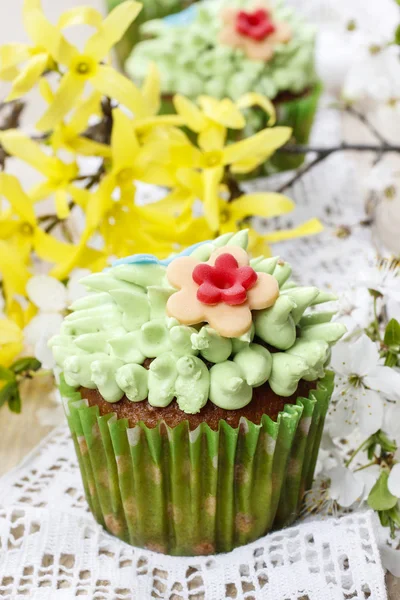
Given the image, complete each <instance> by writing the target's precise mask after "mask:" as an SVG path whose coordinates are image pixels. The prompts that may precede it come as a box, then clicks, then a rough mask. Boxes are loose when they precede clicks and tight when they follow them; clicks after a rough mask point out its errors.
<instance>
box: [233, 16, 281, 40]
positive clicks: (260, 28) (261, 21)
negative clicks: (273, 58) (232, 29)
mask: <svg viewBox="0 0 400 600" xmlns="http://www.w3.org/2000/svg"><path fill="white" fill-rule="evenodd" d="M275 29H276V27H275V25H274V24H273V22H272V21H271V18H270V16H269V13H268V11H266V10H264V9H263V8H259V9H258V10H255V11H254V12H246V11H245V10H240V11H239V12H238V14H237V16H236V31H237V32H238V33H240V34H241V35H244V36H246V37H250V38H252V39H253V40H256V41H257V42H261V41H262V40H264V39H265V38H266V37H268V36H269V35H271V33H274V31H275Z"/></svg>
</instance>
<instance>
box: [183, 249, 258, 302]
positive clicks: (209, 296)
mask: <svg viewBox="0 0 400 600" xmlns="http://www.w3.org/2000/svg"><path fill="white" fill-rule="evenodd" d="M192 276H193V280H194V281H195V282H196V283H197V284H198V285H199V286H200V287H199V289H198V290H197V299H198V300H200V302H203V304H218V303H219V302H225V303H226V304H231V305H235V304H243V303H244V302H246V299H247V290H248V289H250V288H251V287H253V285H254V284H255V283H256V281H257V273H256V272H255V271H254V269H252V268H251V267H239V265H238V262H237V260H236V258H235V257H234V256H232V255H231V254H221V255H220V256H218V258H217V260H216V261H215V266H214V267H212V266H211V265H207V264H200V265H197V267H195V269H194V270H193V275H192Z"/></svg>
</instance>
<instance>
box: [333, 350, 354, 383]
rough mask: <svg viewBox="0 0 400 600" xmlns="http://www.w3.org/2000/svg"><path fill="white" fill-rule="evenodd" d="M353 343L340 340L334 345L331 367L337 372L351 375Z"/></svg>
mask: <svg viewBox="0 0 400 600" xmlns="http://www.w3.org/2000/svg"><path fill="white" fill-rule="evenodd" d="M351 348H352V345H351V344H349V343H348V342H339V344H336V346H334V347H333V350H332V356H331V362H330V364H331V367H332V369H333V370H334V371H335V373H339V374H340V375H350V373H351V372H352V371H351V370H350V359H351Z"/></svg>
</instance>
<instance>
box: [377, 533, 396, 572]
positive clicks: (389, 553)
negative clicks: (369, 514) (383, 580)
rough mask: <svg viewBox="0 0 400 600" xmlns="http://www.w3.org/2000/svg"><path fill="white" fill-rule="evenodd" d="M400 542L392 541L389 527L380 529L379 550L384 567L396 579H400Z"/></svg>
mask: <svg viewBox="0 0 400 600" xmlns="http://www.w3.org/2000/svg"><path fill="white" fill-rule="evenodd" d="M397 543H398V541H397V540H392V539H390V530H389V528H388V527H379V529H378V548H379V554H380V556H381V560H382V565H383V567H384V568H385V569H387V570H388V571H390V573H392V575H394V576H395V577H400V550H397V549H396V546H397Z"/></svg>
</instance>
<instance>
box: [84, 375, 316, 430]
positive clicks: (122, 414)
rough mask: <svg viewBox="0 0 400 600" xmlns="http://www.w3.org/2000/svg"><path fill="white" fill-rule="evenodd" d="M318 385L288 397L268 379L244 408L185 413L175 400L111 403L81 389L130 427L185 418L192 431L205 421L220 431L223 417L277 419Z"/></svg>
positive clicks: (235, 421) (303, 386)
mask: <svg viewBox="0 0 400 600" xmlns="http://www.w3.org/2000/svg"><path fill="white" fill-rule="evenodd" d="M316 387H317V382H316V381H311V382H309V381H300V383H299V386H298V388H297V391H296V393H295V394H293V396H289V397H287V398H285V397H283V396H278V395H277V394H275V393H274V392H273V391H272V390H271V388H270V386H269V384H268V382H267V383H264V385H261V386H260V387H258V388H254V389H253V398H252V400H251V402H250V403H249V404H248V405H247V406H245V407H244V408H241V409H240V410H225V409H223V408H219V407H218V406H216V405H215V404H213V403H212V402H210V401H209V402H207V404H206V405H205V406H204V407H203V408H202V409H201V411H200V412H199V413H197V414H195V415H188V414H186V413H184V412H182V411H181V409H180V408H179V406H178V404H177V403H176V401H175V400H173V401H172V402H171V404H169V405H168V406H166V407H165V408H155V407H154V406H151V404H149V403H148V401H147V400H143V401H142V402H131V401H130V400H128V398H127V397H126V396H124V397H123V398H122V399H121V400H120V401H119V402H114V403H110V402H107V401H106V400H104V399H103V397H102V396H101V394H100V393H99V392H98V391H97V390H89V389H87V388H81V389H80V393H81V395H82V398H86V399H87V401H88V403H89V406H98V407H99V409H100V414H101V415H105V414H107V413H111V412H113V413H116V415H117V417H118V419H128V422H129V427H134V426H135V425H136V424H137V423H138V422H139V421H143V423H144V424H145V425H146V427H149V428H150V429H152V428H154V427H156V426H157V425H158V423H159V422H160V421H164V422H165V423H166V424H167V425H168V426H169V427H175V426H176V425H179V423H181V422H182V421H186V420H188V421H189V428H190V429H191V430H192V429H196V427H197V426H198V425H200V423H204V422H205V423H207V424H208V425H209V427H210V428H211V429H213V430H214V431H216V430H217V429H218V424H219V421H221V420H222V421H225V422H226V423H228V425H231V427H237V426H238V425H239V421H240V418H241V417H246V419H248V420H249V421H252V422H253V423H256V424H259V423H260V421H261V418H262V416H263V415H264V414H266V415H268V416H269V417H271V419H272V420H273V421H276V420H277V418H278V414H279V413H280V412H281V411H282V410H283V408H284V406H285V404H295V403H296V400H297V398H299V397H301V396H305V397H306V398H307V397H308V395H309V392H310V390H313V389H315V388H316Z"/></svg>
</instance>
